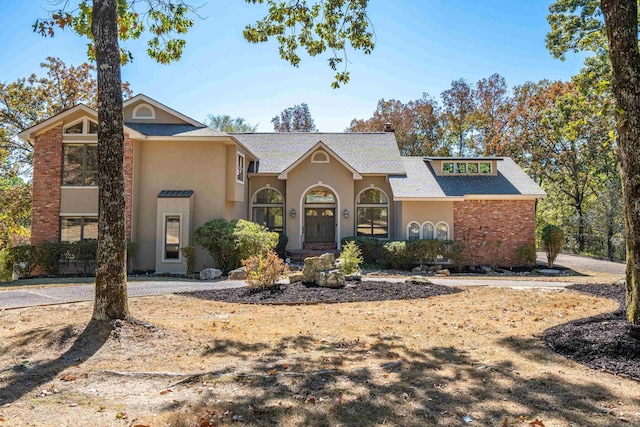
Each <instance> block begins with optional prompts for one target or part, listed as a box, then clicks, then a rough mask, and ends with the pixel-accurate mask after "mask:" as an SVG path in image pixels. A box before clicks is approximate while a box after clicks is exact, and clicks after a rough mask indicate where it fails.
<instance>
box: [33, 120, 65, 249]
mask: <svg viewBox="0 0 640 427" xmlns="http://www.w3.org/2000/svg"><path fill="white" fill-rule="evenodd" d="M61 179H62V126H57V127H54V128H52V129H49V130H48V131H47V132H45V133H43V134H42V135H39V136H38V137H37V138H36V141H35V144H34V148H33V205H32V206H33V207H32V211H31V244H32V245H39V244H41V243H46V242H57V241H58V239H59V237H60V181H61Z"/></svg>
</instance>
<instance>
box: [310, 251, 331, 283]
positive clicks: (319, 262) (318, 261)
mask: <svg viewBox="0 0 640 427" xmlns="http://www.w3.org/2000/svg"><path fill="white" fill-rule="evenodd" d="M334 262H335V258H334V256H333V254H322V255H320V256H317V257H310V258H305V260H304V268H303V269H302V274H303V275H304V276H303V279H302V281H303V282H305V283H315V284H319V283H318V279H319V278H318V275H319V273H320V272H322V271H327V270H333V263H334Z"/></svg>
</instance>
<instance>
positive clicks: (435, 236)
mask: <svg viewBox="0 0 640 427" xmlns="http://www.w3.org/2000/svg"><path fill="white" fill-rule="evenodd" d="M440 224H444V225H446V226H447V238H446V239H444V240H451V227H449V224H448V223H447V222H446V221H439V222H438V223H437V224H436V226H435V228H434V230H433V233H434V234H433V238H434V239H436V240H440V239H439V238H438V226H439V225H440Z"/></svg>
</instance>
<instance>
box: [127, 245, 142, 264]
mask: <svg viewBox="0 0 640 427" xmlns="http://www.w3.org/2000/svg"><path fill="white" fill-rule="evenodd" d="M139 249H140V245H138V244H137V243H136V242H127V271H131V269H132V267H131V263H133V260H134V259H136V257H137V256H138V250H139Z"/></svg>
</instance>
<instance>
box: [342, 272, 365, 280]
mask: <svg viewBox="0 0 640 427" xmlns="http://www.w3.org/2000/svg"><path fill="white" fill-rule="evenodd" d="M344 280H347V281H350V282H359V281H361V280H362V274H361V273H360V272H359V271H358V272H356V273H351V274H345V275H344Z"/></svg>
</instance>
